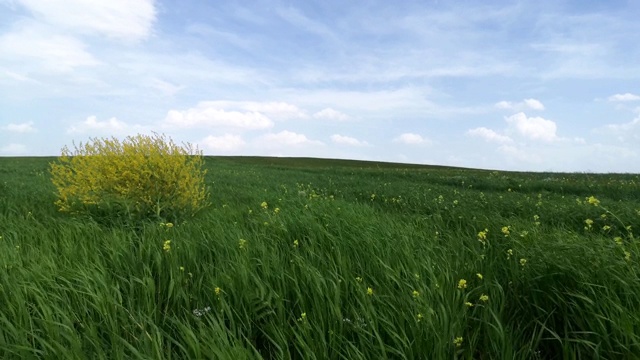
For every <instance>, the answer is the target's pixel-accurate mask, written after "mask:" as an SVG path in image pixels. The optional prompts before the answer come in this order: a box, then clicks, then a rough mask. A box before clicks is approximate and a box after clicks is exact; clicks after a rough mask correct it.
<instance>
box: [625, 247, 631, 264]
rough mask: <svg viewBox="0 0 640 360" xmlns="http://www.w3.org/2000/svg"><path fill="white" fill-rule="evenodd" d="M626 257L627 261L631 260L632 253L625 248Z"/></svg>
mask: <svg viewBox="0 0 640 360" xmlns="http://www.w3.org/2000/svg"><path fill="white" fill-rule="evenodd" d="M624 259H625V260H627V261H630V260H631V253H630V252H628V251H626V250H625V251H624Z"/></svg>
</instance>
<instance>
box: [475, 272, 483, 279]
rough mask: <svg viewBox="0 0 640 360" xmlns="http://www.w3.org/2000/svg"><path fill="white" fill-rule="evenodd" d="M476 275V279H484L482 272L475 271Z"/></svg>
mask: <svg viewBox="0 0 640 360" xmlns="http://www.w3.org/2000/svg"><path fill="white" fill-rule="evenodd" d="M476 276H477V277H478V279H480V280H482V279H484V276H482V274H480V273H477V274H476Z"/></svg>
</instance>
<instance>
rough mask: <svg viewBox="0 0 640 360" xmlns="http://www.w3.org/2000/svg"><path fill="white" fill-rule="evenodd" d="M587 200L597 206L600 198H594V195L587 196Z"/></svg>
mask: <svg viewBox="0 0 640 360" xmlns="http://www.w3.org/2000/svg"><path fill="white" fill-rule="evenodd" d="M587 202H588V203H589V204H591V205H593V206H598V205H600V200H598V199H596V198H595V197H594V196H589V197H588V198H587Z"/></svg>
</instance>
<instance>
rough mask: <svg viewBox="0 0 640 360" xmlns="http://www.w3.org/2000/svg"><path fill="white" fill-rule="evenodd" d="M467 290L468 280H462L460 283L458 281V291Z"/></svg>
mask: <svg viewBox="0 0 640 360" xmlns="http://www.w3.org/2000/svg"><path fill="white" fill-rule="evenodd" d="M466 288H467V280H465V279H460V281H458V289H466Z"/></svg>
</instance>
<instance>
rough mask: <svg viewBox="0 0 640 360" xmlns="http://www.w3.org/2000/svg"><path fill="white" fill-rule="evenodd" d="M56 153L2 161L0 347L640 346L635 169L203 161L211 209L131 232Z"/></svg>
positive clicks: (186, 352) (639, 181)
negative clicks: (90, 201)
mask: <svg viewBox="0 0 640 360" xmlns="http://www.w3.org/2000/svg"><path fill="white" fill-rule="evenodd" d="M51 160H52V159H29V158H23V159H17V158H5V159H0V236H2V238H1V239H0V303H1V304H2V306H1V307H0V358H3V359H26V358H43V359H60V358H65V359H113V358H115V359H201V358H202V359H206V358H208V359H261V358H264V359H289V358H294V359H452V358H460V359H585V358H588V359H592V358H602V359H625V358H626V359H634V358H639V357H640V345H639V344H640V300H639V299H640V281H639V277H638V271H639V270H640V267H639V265H638V258H639V257H640V252H639V251H638V246H637V238H636V237H634V232H638V231H639V229H638V227H639V224H640V212H639V211H640V178H639V177H638V176H637V175H587V174H530V173H506V172H489V171H476V170H465V169H452V168H434V167H412V168H405V167H402V166H401V165H393V164H368V163H361V162H358V163H348V162H331V161H318V160H308V159H307V160H305V159H302V160H300V159H297V160H288V161H287V160H282V159H259V158H242V159H229V158H219V159H218V158H207V165H208V167H209V172H208V178H207V182H208V184H209V185H210V186H211V192H212V200H213V202H214V204H213V206H212V207H211V208H209V209H208V210H206V211H204V212H202V213H201V214H199V215H198V216H197V217H194V218H191V219H187V220H186V221H184V222H181V223H178V224H172V225H173V226H170V225H169V226H167V224H166V223H163V224H160V223H158V222H145V223H142V224H139V225H138V226H135V227H131V226H129V224H127V223H123V224H122V225H118V224H117V223H110V224H109V225H105V224H102V223H97V222H95V221H94V220H92V219H91V218H89V217H84V218H83V217H71V216H68V215H66V214H62V213H59V212H57V211H56V208H55V206H54V205H53V202H54V201H55V195H54V189H53V187H52V185H51V183H50V180H49V177H48V174H47V172H46V169H47V163H48V161H51ZM589 196H595V197H596V198H597V199H598V200H599V201H600V204H599V206H595V205H592V204H589V203H588V201H585V200H586V198H587V197H589ZM587 219H590V220H592V223H591V224H590V226H589V225H588V224H587V223H586V222H585V220H587ZM627 226H631V227H630V228H629V229H627V228H626V227H627ZM503 228H505V229H503ZM485 229H487V230H488V231H487V232H486V239H482V238H480V239H479V233H480V232H484V231H485ZM167 240H170V242H169V243H167ZM480 240H483V241H480ZM165 244H166V246H165ZM461 280H465V281H466V283H465V282H461ZM465 284H466V287H465V286H463V285H465Z"/></svg>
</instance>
